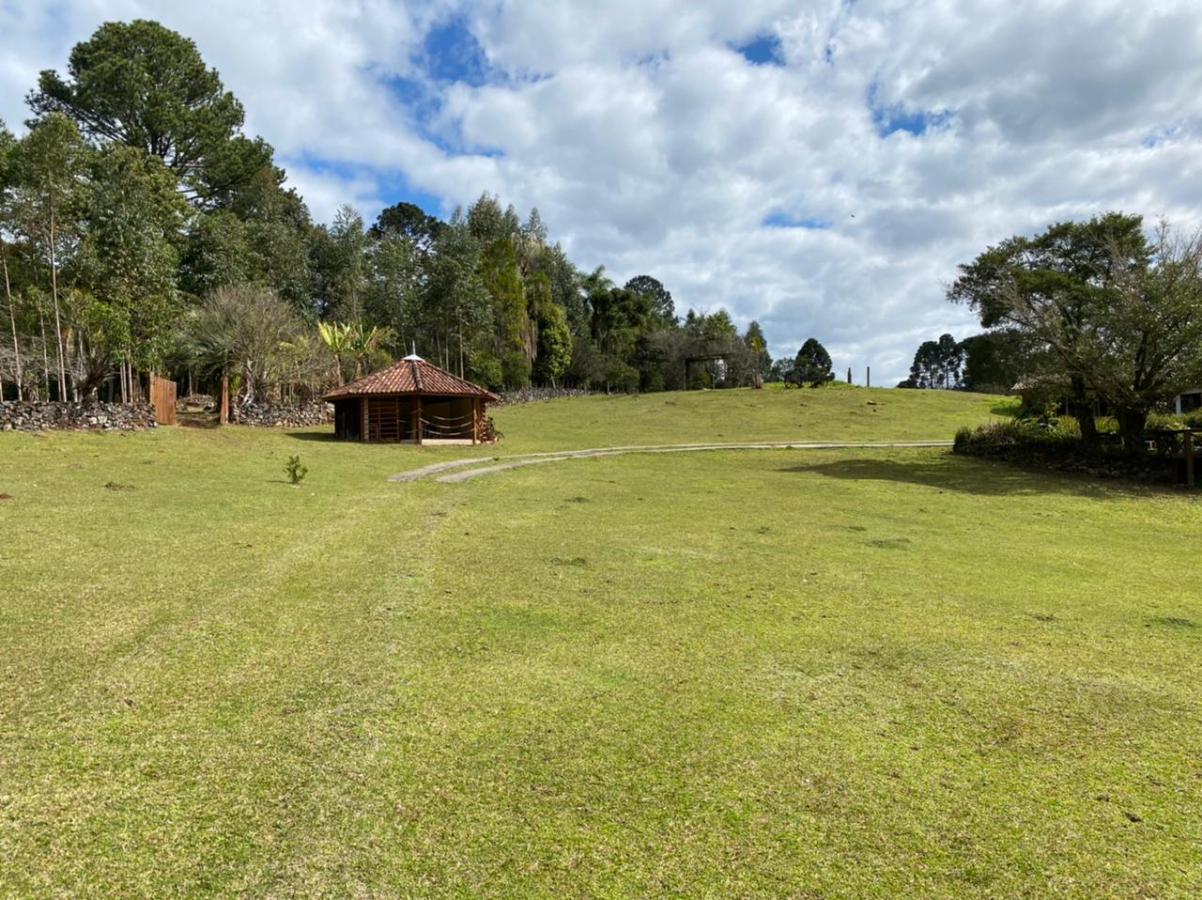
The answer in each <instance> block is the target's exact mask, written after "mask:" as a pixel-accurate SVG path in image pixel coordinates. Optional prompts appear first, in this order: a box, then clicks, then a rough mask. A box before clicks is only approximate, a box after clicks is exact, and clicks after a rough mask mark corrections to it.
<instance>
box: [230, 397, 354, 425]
mask: <svg viewBox="0 0 1202 900" xmlns="http://www.w3.org/2000/svg"><path fill="white" fill-rule="evenodd" d="M230 421H231V422H234V423H235V424H237V425H255V426H258V427H266V428H275V427H279V428H303V427H305V426H309V425H326V424H328V423H330V422H332V421H334V407H333V406H331V405H330V404H328V403H326V402H325V401H324V400H310V401H307V402H304V403H273V402H262V403H246V404H239V403H235V404H234V405H233V406H231V408H230Z"/></svg>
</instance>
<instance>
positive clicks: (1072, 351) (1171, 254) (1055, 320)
mask: <svg viewBox="0 0 1202 900" xmlns="http://www.w3.org/2000/svg"><path fill="white" fill-rule="evenodd" d="M948 297H949V299H951V300H952V301H954V302H961V303H966V304H967V305H969V306H970V307H971V308H973V309H974V310H975V311H977V313H978V314H979V315H980V317H981V324H983V325H985V326H986V327H993V326H997V325H1004V326H1007V327H1010V328H1012V329H1015V330H1016V331H1018V332H1019V333H1020V334H1022V336H1023V338H1024V339H1025V340H1027V341H1028V342H1029V343H1030V345H1031V346H1034V347H1038V348H1046V361H1045V362H1044V365H1043V368H1045V369H1047V370H1050V371H1051V372H1052V373H1053V374H1055V375H1058V376H1060V377H1061V378H1062V379H1063V380H1065V381H1066V382H1067V383H1068V388H1069V392H1068V396H1069V400H1070V402H1071V403H1072V405H1073V410H1072V411H1073V413H1074V414H1075V415H1076V416H1077V417H1078V418H1079V419H1080V421H1081V423H1082V435H1083V438H1084V440H1085V441H1086V443H1092V442H1093V441H1094V432H1095V429H1094V427H1093V422H1092V411H1091V407H1092V404H1093V401H1094V399H1095V398H1101V399H1103V400H1105V401H1106V402H1107V403H1108V404H1109V405H1110V406H1111V407H1113V408H1114V409H1115V411H1116V414H1117V416H1118V419H1119V422H1120V430H1121V431H1122V434H1123V440H1124V443H1125V445H1126V446H1127V449H1128V450H1130V451H1131V452H1136V451H1137V450H1138V449H1139V447H1140V445H1141V438H1142V433H1143V429H1144V423H1145V421H1146V419H1147V415H1148V413H1149V411H1150V410H1151V409H1152V407H1153V406H1154V405H1155V404H1156V403H1157V402H1158V401H1160V400H1163V399H1164V398H1166V397H1168V396H1172V395H1173V394H1175V393H1177V392H1178V391H1180V390H1181V389H1183V388H1185V387H1188V386H1190V384H1191V383H1193V382H1194V381H1196V380H1197V379H1198V378H1199V377H1200V375H1202V240H1200V239H1199V238H1197V237H1195V238H1192V239H1182V238H1180V237H1178V236H1176V235H1174V234H1173V233H1172V232H1171V231H1170V230H1169V229H1168V228H1167V226H1162V227H1161V228H1160V229H1159V230H1158V231H1157V234H1156V237H1155V240H1154V241H1153V242H1152V243H1151V244H1150V243H1149V242H1148V240H1147V238H1146V237H1145V235H1144V232H1143V222H1142V219H1141V218H1140V217H1139V216H1127V215H1122V214H1119V213H1108V214H1107V215H1104V216H1100V217H1096V218H1094V219H1090V220H1089V221H1088V222H1068V223H1060V224H1057V225H1053V226H1051V227H1050V228H1048V229H1047V230H1046V231H1044V232H1043V233H1041V234H1039V235H1036V236H1035V237H1033V238H1026V237H1013V238H1010V239H1008V240H1006V241H1004V242H1003V243H1001V244H999V245H998V246H996V247H990V248H989V249H988V250H986V251H985V252H984V253H982V254H981V255H980V256H979V257H977V259H976V260H974V261H973V262H972V263H970V264H968V265H965V266H961V274H960V277H959V278H958V279H957V281H956V283H955V284H954V285H953V286H952V288H951V289H950V291H949V293H948Z"/></svg>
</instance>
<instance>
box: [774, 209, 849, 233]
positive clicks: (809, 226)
mask: <svg viewBox="0 0 1202 900" xmlns="http://www.w3.org/2000/svg"><path fill="white" fill-rule="evenodd" d="M761 224H762V225H763V226H764V227H765V228H802V229H804V230H806V231H826V230H827V229H829V228H830V227H831V225H832V223H831V222H830V221H829V220H828V219H820V218H817V217H815V216H793V215H790V214H789V213H784V212H774V213H770V214H769V215H767V216H765V217H764V221H763V222H762V223H761Z"/></svg>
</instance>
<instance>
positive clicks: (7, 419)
mask: <svg viewBox="0 0 1202 900" xmlns="http://www.w3.org/2000/svg"><path fill="white" fill-rule="evenodd" d="M154 427H155V421H154V407H153V406H151V405H150V404H149V403H100V402H88V403H58V402H51V401H46V402H34V401H22V402H18V401H16V400H8V401H0V431H53V430H76V431H138V430H140V429H143V428H154Z"/></svg>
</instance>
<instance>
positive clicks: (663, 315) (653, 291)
mask: <svg viewBox="0 0 1202 900" xmlns="http://www.w3.org/2000/svg"><path fill="white" fill-rule="evenodd" d="M626 290H628V291H632V292H633V293H636V294H642V295H643V296H644V297H646V298H647V299H648V300H649V301H650V305H651V315H652V316H654V317H655V319H657V320H658V321H659V323H660V324H662V325H674V324H675V323H676V306H675V304H674V303H673V302H672V292H671V291H669V290H668V289H667V288H666V287H664V286H663V283H662V282H660V281H659V279H657V278H652V277H651V276H650V275H636V276H635V277H634V278H631V279H630V280H629V281H628V282H626Z"/></svg>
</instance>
